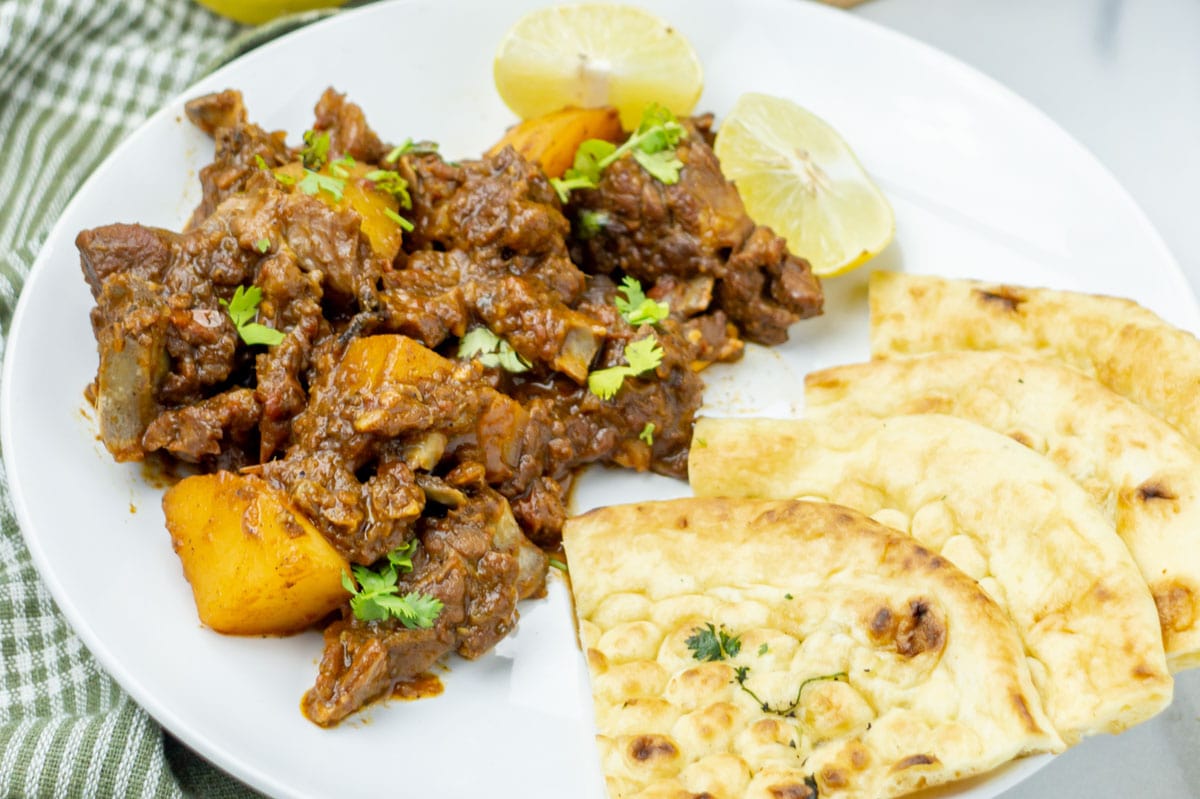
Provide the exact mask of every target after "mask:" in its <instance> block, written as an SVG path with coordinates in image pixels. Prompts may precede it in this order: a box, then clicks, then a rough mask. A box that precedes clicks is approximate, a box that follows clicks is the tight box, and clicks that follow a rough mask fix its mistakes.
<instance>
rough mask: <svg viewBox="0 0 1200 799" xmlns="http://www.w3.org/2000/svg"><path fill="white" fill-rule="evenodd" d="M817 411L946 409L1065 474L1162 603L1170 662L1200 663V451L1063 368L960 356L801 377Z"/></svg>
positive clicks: (992, 355) (1003, 356)
mask: <svg viewBox="0 0 1200 799" xmlns="http://www.w3.org/2000/svg"><path fill="white" fill-rule="evenodd" d="M805 402H806V404H807V406H808V408H809V409H810V411H813V412H817V413H837V414H845V413H860V414H867V415H871V416H879V417H886V416H894V415H897V414H906V413H947V414H951V415H953V416H961V417H963V418H964V419H970V420H971V421H973V422H977V423H979V424H982V425H985V426H986V427H990V428H991V429H992V430H995V431H997V432H999V433H1004V434H1005V435H1007V436H1009V437H1011V438H1013V439H1015V440H1017V441H1018V442H1020V443H1022V444H1024V445H1025V446H1027V447H1029V448H1031V449H1033V450H1034V451H1035V452H1038V453H1040V454H1042V455H1044V456H1046V457H1048V458H1049V459H1050V460H1052V461H1054V463H1056V464H1058V465H1059V466H1060V467H1062V468H1063V469H1064V470H1065V471H1066V472H1067V473H1068V474H1070V475H1071V477H1073V478H1074V479H1075V480H1076V482H1078V483H1080V484H1081V485H1082V486H1083V487H1084V488H1085V489H1087V490H1088V492H1089V493H1090V494H1091V495H1092V497H1093V498H1094V499H1095V500H1096V501H1097V502H1098V503H1099V504H1100V507H1101V508H1103V509H1104V511H1105V512H1106V513H1107V514H1108V516H1109V518H1110V519H1111V520H1112V521H1113V522H1114V524H1115V525H1116V528H1117V533H1118V534H1119V535H1120V536H1121V539H1122V540H1123V541H1124V542H1125V545H1126V546H1127V547H1129V551H1130V554H1132V555H1133V559H1134V560H1135V561H1136V562H1137V564H1138V568H1139V569H1140V570H1141V573H1142V577H1143V579H1145V580H1146V582H1147V583H1149V585H1150V593H1151V594H1152V595H1153V596H1154V602H1155V604H1156V605H1157V606H1158V618H1159V623H1160V624H1161V625H1162V633H1163V645H1164V647H1165V648H1166V652H1167V665H1168V666H1170V668H1171V670H1172V671H1176V672H1177V671H1180V670H1182V669H1185V668H1191V667H1194V666H1200V448H1197V447H1196V446H1195V445H1193V444H1192V443H1191V442H1189V441H1188V440H1187V439H1186V438H1185V437H1184V436H1183V434H1182V433H1180V432H1179V431H1178V430H1176V429H1175V428H1174V427H1172V426H1171V425H1169V424H1167V423H1166V422H1164V421H1163V420H1161V419H1159V418H1158V417H1157V416H1155V415H1154V414H1152V413H1150V412H1149V411H1147V410H1145V409H1144V408H1142V407H1141V406H1140V405H1137V404H1135V403H1134V402H1132V401H1131V400H1128V399H1126V398H1124V397H1122V396H1120V395H1118V394H1116V393H1114V392H1112V391H1110V390H1108V389H1107V388H1105V387H1104V386H1102V385H1100V383H1098V382H1097V381H1095V380H1093V379H1092V378H1090V377H1087V376H1086V375H1083V374H1080V373H1079V372H1077V371H1075V370H1073V369H1070V368H1068V367H1066V366H1063V365H1062V364H1059V363H1056V362H1053V361H1046V360H1042V359H1040V358H1032V357H1022V356H1017V355H1009V354H1007V353H1003V352H997V351H990V352H983V351H978V352H970V351H956V352H944V353H933V354H930V355H921V356H915V357H911V358H892V359H888V360H883V361H871V362H869V363H860V364H851V365H848V366H836V367H833V368H831V369H824V370H822V371H820V372H814V373H812V374H810V375H808V377H807V378H806V379H805Z"/></svg>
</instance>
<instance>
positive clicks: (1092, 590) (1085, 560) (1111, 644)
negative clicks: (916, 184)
mask: <svg viewBox="0 0 1200 799" xmlns="http://www.w3.org/2000/svg"><path fill="white" fill-rule="evenodd" d="M695 438H696V440H697V441H703V442H704V446H694V447H693V448H692V453H691V459H690V462H689V470H690V475H691V483H692V488H693V490H694V491H695V492H696V494H697V495H698V496H728V497H762V498H774V499H782V498H791V497H819V498H821V499H825V500H828V501H831V502H838V503H840V504H843V505H848V506H850V507H852V508H855V509H857V510H860V511H862V512H864V513H867V514H871V515H876V514H878V518H883V519H886V523H887V524H889V525H890V526H892V527H896V528H897V529H901V530H907V531H908V532H909V533H910V534H911V535H912V536H913V537H914V538H916V539H917V540H918V541H919V542H920V543H921V544H923V545H924V546H926V547H929V548H930V549H932V550H933V551H935V552H938V553H940V554H941V555H942V556H944V557H946V558H947V559H948V560H950V561H951V562H952V563H954V564H955V565H956V566H958V567H959V568H961V569H962V570H963V571H965V572H966V573H967V574H968V575H970V576H971V577H973V578H975V579H977V580H979V582H980V585H981V586H982V587H983V588H984V590H986V591H987V592H988V593H989V594H990V595H991V596H992V597H993V598H994V599H996V601H997V602H998V603H999V604H1000V605H1001V606H1002V607H1004V608H1005V609H1006V610H1007V611H1008V612H1009V614H1010V616H1011V617H1012V619H1013V622H1014V623H1015V625H1016V627H1017V629H1018V631H1019V632H1020V634H1021V636H1022V639H1023V640H1024V642H1025V647H1026V651H1027V653H1028V655H1029V660H1030V668H1031V670H1032V673H1033V677H1034V682H1035V684H1036V685H1037V687H1038V690H1039V691H1040V692H1041V695H1042V698H1043V700H1044V703H1045V707H1046V712H1047V714H1048V715H1049V717H1050V719H1051V720H1052V721H1053V722H1054V725H1055V727H1056V728H1057V729H1058V732H1059V733H1060V734H1061V735H1062V736H1063V739H1064V740H1066V741H1067V742H1069V743H1074V742H1076V741H1077V740H1078V739H1079V738H1080V737H1082V736H1084V735H1087V734H1090V733H1095V732H1119V731H1121V730H1123V729H1125V728H1127V727H1129V726H1131V725H1133V724H1137V723H1138V722H1140V721H1144V720H1145V719H1147V718H1150V717H1151V716H1153V715H1154V714H1156V713H1158V712H1159V711H1160V710H1162V709H1163V708H1164V707H1166V706H1167V704H1169V703H1170V701H1171V693H1172V681H1171V677H1170V674H1169V673H1168V670H1167V664H1166V657H1165V655H1164V653H1163V646H1162V634H1161V630H1160V628H1159V624H1158V614H1157V612H1156V610H1155V606H1154V601H1153V599H1152V598H1151V596H1150V592H1149V590H1148V589H1147V587H1146V583H1145V581H1143V580H1142V577H1141V574H1140V573H1139V572H1138V569H1137V566H1136V564H1135V563H1134V561H1133V558H1132V557H1131V556H1130V554H1129V551H1128V550H1127V549H1126V547H1125V545H1124V543H1122V541H1121V539H1120V538H1119V537H1118V536H1117V533H1116V531H1115V530H1114V528H1113V526H1112V524H1111V523H1110V522H1109V520H1108V519H1107V518H1105V516H1104V513H1103V512H1102V511H1101V510H1100V508H1099V507H1098V506H1097V505H1096V503H1095V502H1094V501H1093V500H1092V498H1091V497H1089V496H1088V495H1087V493H1086V492H1085V491H1084V490H1083V488H1081V487H1080V486H1079V485H1078V484H1077V483H1075V482H1074V481H1073V480H1071V479H1070V477H1069V476H1067V475H1066V474H1065V473H1063V472H1062V470H1060V469H1059V468H1058V467H1056V466H1054V465H1053V464H1051V463H1050V462H1049V461H1047V460H1046V459H1045V458H1043V457H1041V456H1040V455H1038V454H1036V453H1034V452H1031V451H1030V450H1028V449H1026V448H1025V447H1023V446H1021V445H1020V444H1018V443H1016V442H1015V441H1013V440H1012V439H1010V438H1008V437H1006V436H1003V435H1000V434H999V433H995V432H993V431H991V430H988V429H987V428H985V427H983V426H981V425H977V424H974V423H973V422H968V421H965V420H963V419H958V418H955V417H952V416H944V415H940V414H925V415H912V416H897V417H893V418H891V419H887V420H883V421H881V420H878V419H873V418H868V417H854V416H839V417H837V418H822V419H802V420H768V419H702V420H700V422H698V423H697V425H696V432H695Z"/></svg>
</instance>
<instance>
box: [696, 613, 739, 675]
mask: <svg viewBox="0 0 1200 799" xmlns="http://www.w3.org/2000/svg"><path fill="white" fill-rule="evenodd" d="M684 644H686V645H687V648H688V649H690V650H692V657H694V658H695V659H696V660H704V661H709V662H712V661H714V660H724V659H725V658H727V657H730V658H731V657H736V656H737V653H738V652H741V651H742V640H741V639H740V638H739V637H737V636H736V635H729V634H728V633H727V632H725V628H724V627H721V629H720V630H718V629H717V628H716V627H714V626H713V624H712V622H708V623H707V624H705V625H704V626H703V627H694V628H693V629H692V635H691V636H690V637H688V638H687V639H686V640H685V641H684ZM742 668H745V667H742Z"/></svg>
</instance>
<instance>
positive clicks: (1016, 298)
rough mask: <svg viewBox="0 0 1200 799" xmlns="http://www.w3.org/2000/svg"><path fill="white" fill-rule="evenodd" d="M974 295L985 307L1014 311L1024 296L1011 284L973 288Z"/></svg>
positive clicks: (1023, 299) (1023, 300) (1024, 298)
mask: <svg viewBox="0 0 1200 799" xmlns="http://www.w3.org/2000/svg"><path fill="white" fill-rule="evenodd" d="M975 296H976V297H978V298H979V302H980V304H982V305H983V306H984V307H985V308H988V309H991V310H997V311H1005V312H1008V313H1016V312H1017V309H1018V308H1020V306H1021V303H1023V302H1025V300H1026V297H1025V295H1024V294H1023V293H1022V292H1021V290H1020V289H1017V288H1015V287H1013V286H997V287H996V288H993V289H975Z"/></svg>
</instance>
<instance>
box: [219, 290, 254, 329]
mask: <svg viewBox="0 0 1200 799" xmlns="http://www.w3.org/2000/svg"><path fill="white" fill-rule="evenodd" d="M219 302H220V303H221V305H224V306H225V310H226V311H228V312H229V318H230V319H232V320H233V323H234V324H235V325H237V326H238V327H241V326H242V325H244V324H247V323H249V322H252V321H253V320H254V317H255V316H257V315H258V304H259V303H260V302H262V289H260V288H259V287H258V286H251V287H250V288H246V287H245V286H238V287H237V288H236V289H234V290H233V297H232V298H231V299H230V300H229V301H228V302H226V301H225V300H219Z"/></svg>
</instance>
